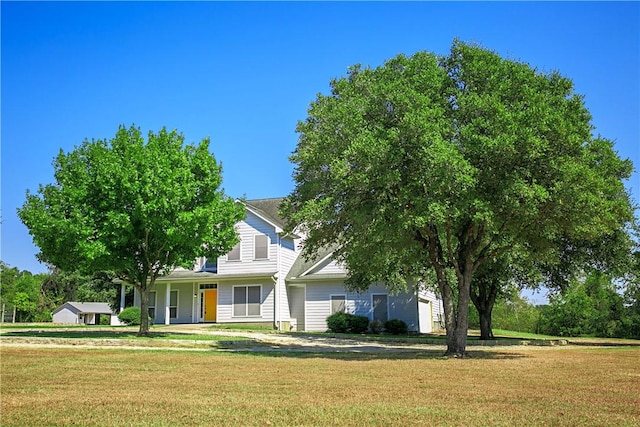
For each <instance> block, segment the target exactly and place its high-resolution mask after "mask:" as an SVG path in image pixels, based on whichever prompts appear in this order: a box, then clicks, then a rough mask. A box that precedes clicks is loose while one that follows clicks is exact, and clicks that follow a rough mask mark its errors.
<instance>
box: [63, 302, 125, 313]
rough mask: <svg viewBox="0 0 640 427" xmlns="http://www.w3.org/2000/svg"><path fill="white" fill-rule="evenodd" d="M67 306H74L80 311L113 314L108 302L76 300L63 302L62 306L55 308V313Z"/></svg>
mask: <svg viewBox="0 0 640 427" xmlns="http://www.w3.org/2000/svg"><path fill="white" fill-rule="evenodd" d="M65 307H70V308H74V309H75V310H76V311H77V312H78V313H99V314H113V310H111V307H110V306H109V304H108V303H106V302H76V301H69V302H66V303H64V304H62V305H61V306H60V307H58V308H57V309H55V310H54V312H53V313H54V314H55V313H57V312H59V311H60V310H62V309H63V308H65Z"/></svg>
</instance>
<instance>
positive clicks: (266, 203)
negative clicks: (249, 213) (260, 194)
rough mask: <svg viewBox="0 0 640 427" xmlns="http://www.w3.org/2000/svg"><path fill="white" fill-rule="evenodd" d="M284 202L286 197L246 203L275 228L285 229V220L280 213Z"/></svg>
mask: <svg viewBox="0 0 640 427" xmlns="http://www.w3.org/2000/svg"><path fill="white" fill-rule="evenodd" d="M283 200H284V197H275V198H271V199H255V200H246V201H245V202H244V203H245V205H246V206H247V207H248V208H250V209H251V210H253V211H255V213H257V214H258V215H260V216H262V217H264V218H265V219H266V220H268V221H269V222H271V223H273V224H274V225H275V226H277V227H279V228H284V218H282V217H281V216H280V213H279V212H278V211H279V209H280V204H282V201H283Z"/></svg>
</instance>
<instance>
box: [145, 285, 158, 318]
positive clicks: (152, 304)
mask: <svg viewBox="0 0 640 427" xmlns="http://www.w3.org/2000/svg"><path fill="white" fill-rule="evenodd" d="M147 308H148V309H149V317H151V318H152V319H155V318H156V291H151V292H149V303H148V305H147Z"/></svg>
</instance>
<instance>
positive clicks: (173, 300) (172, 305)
mask: <svg viewBox="0 0 640 427" xmlns="http://www.w3.org/2000/svg"><path fill="white" fill-rule="evenodd" d="M176 317H178V291H171V293H170V294H169V318H170V319H175V318H176Z"/></svg>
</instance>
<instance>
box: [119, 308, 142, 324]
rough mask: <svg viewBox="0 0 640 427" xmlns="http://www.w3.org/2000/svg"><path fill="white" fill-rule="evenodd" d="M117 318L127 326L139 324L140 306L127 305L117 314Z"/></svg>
mask: <svg viewBox="0 0 640 427" xmlns="http://www.w3.org/2000/svg"><path fill="white" fill-rule="evenodd" d="M118 319H120V321H121V322H122V323H124V324H125V325H128V326H137V325H139V324H140V307H127V308H125V309H124V310H122V311H121V312H120V314H118Z"/></svg>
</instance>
